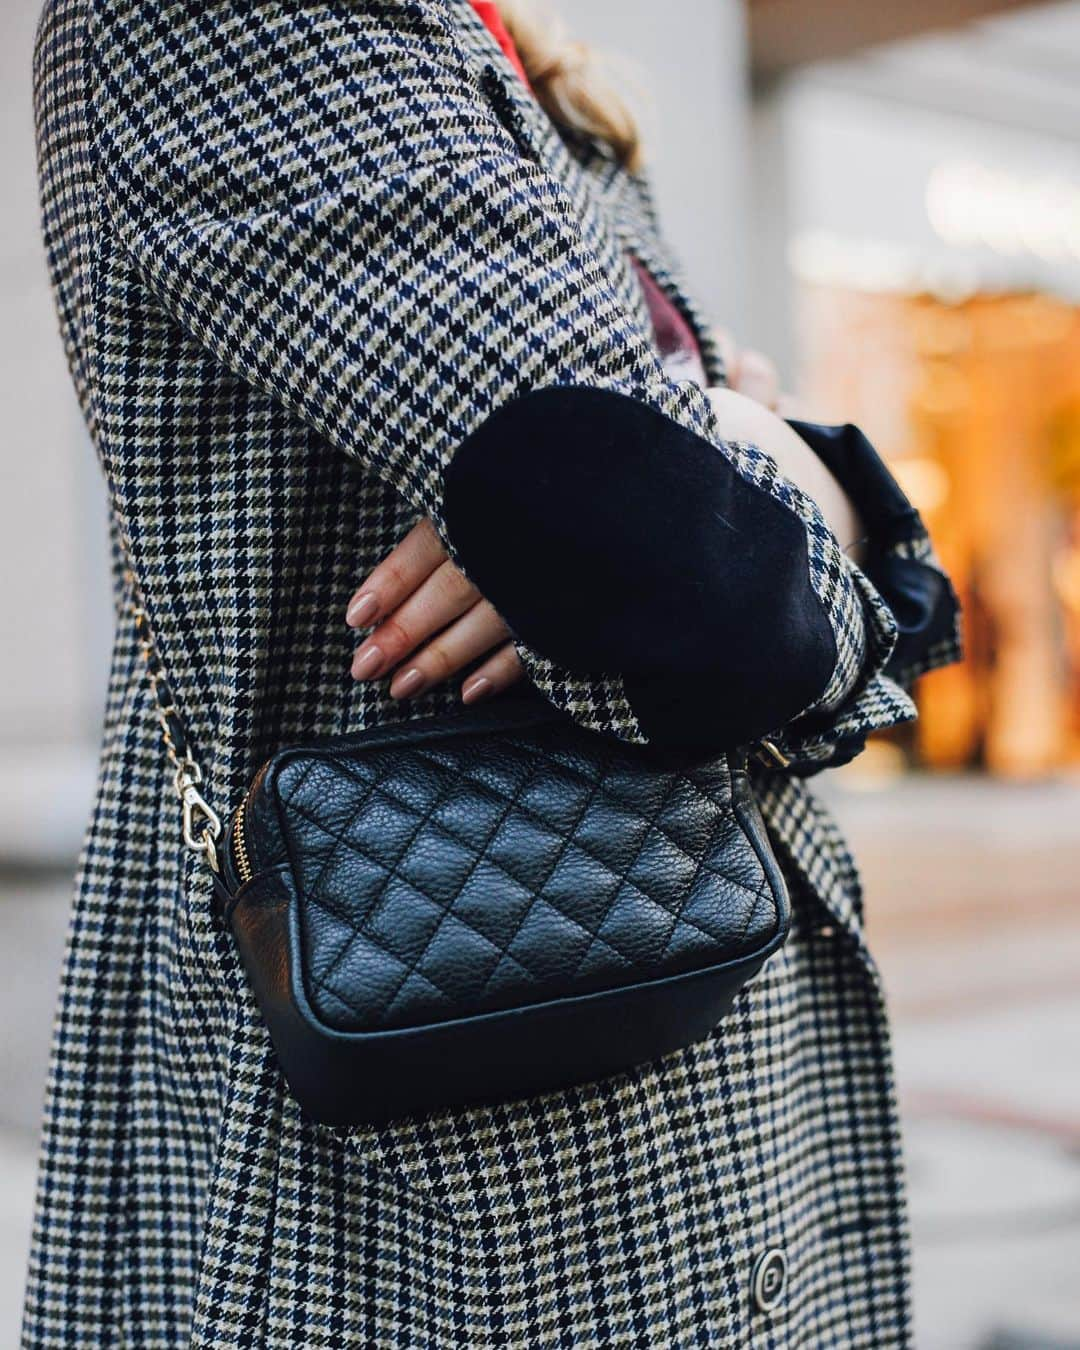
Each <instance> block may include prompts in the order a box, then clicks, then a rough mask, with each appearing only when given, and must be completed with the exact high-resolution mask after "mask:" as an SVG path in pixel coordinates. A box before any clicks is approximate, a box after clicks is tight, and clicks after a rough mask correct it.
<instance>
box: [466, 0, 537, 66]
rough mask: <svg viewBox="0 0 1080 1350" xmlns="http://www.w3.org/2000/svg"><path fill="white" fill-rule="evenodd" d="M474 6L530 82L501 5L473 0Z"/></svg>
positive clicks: (488, 1)
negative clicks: (501, 12) (507, 26)
mask: <svg viewBox="0 0 1080 1350" xmlns="http://www.w3.org/2000/svg"><path fill="white" fill-rule="evenodd" d="M472 7H473V9H475V10H476V12H477V14H479V16H480V17H481V19H483V21H484V23H485V24H487V27H488V29H489V30H490V32H491V35H492V37H493V38H494V39H495V41H496V42H497V43H498V44H499V46H500V47H501V48H502V49H503V51H504V52H505V53H506V57H507V60H508V61H509V62H510V64H511V65H512V66H513V67H514V69H515V70H516V71H517V73H518V74H519V75H520V76H521V78H522V79H523V80H524V81H525V83H526V84H528V83H529V77H528V75H526V74H525V67H524V66H523V65H522V64H521V57H520V56H519V55H518V49H517V47H515V46H514V39H513V38H512V37H511V36H510V34H509V33H508V32H507V29H506V24H505V23H503V17H502V14H500V12H499V6H498V5H497V4H496V2H495V0H472Z"/></svg>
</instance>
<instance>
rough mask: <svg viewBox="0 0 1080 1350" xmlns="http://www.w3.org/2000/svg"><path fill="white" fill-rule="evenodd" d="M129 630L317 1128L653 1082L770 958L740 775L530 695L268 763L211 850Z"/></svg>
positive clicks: (771, 874) (184, 765)
mask: <svg viewBox="0 0 1080 1350" xmlns="http://www.w3.org/2000/svg"><path fill="white" fill-rule="evenodd" d="M139 622H140V624H141V625H142V634H143V640H144V641H143V645H144V651H145V652H146V655H147V659H148V662H149V663H150V669H151V679H152V682H153V684H154V688H155V692H156V694H157V696H158V703H159V707H160V709H161V720H162V724H163V726H164V728H165V731H166V742H167V744H168V745H169V746H170V747H171V748H172V751H173V753H174V758H175V763H176V766H177V778H176V782H177V791H178V793H179V795H180V798H181V801H182V802H183V808H184V838H185V841H186V842H187V843H188V845H189V846H190V847H192V848H194V849H197V850H198V851H200V852H203V853H205V854H206V855H207V857H208V860H209V861H210V862H211V865H212V866H213V867H214V870H215V873H216V875H217V889H218V893H219V895H220V896H221V898H222V904H223V912H224V914H225V916H226V918H227V920H228V922H229V924H230V926H231V928H232V931H233V934H234V936H235V939H236V942H237V945H238V947H239V950H240V954H241V956H242V959H243V963H244V966H245V968H246V970H247V973H248V976H249V978H250V980H251V984H252V986H253V988H254V991H255V994H256V997H257V999H258V1003H259V1007H260V1009H261V1011H262V1015H263V1017H264V1019H265V1021H266V1024H267V1027H268V1029H269V1032H270V1036H271V1039H272V1041H273V1044H274V1048H275V1050H276V1053H277V1057H278V1059H279V1061H280V1064H281V1068H282V1070H283V1071H284V1074H285V1077H286V1079H287V1080H288V1083H289V1086H290V1087H291V1089H292V1091H293V1093H294V1094H295V1095H296V1097H297V1099H298V1100H299V1102H300V1104H301V1105H302V1106H303V1107H304V1109H305V1110H306V1111H307V1112H308V1113H309V1114H310V1115H311V1116H313V1117H314V1118H315V1119H316V1120H319V1121H322V1122H324V1123H326V1124H333V1125H349V1124H361V1123H365V1122H376V1121H382V1120H386V1119H388V1118H390V1117H393V1116H399V1115H404V1114H409V1113H413V1112H418V1111H426V1110H431V1109H433V1108H440V1107H450V1106H459V1105H462V1104H465V1103H469V1102H480V1101H492V1100H502V1099H506V1098H512V1097H517V1096H522V1095H526V1094H532V1093H540V1092H545V1091H548V1090H551V1089H555V1088H559V1087H566V1086H569V1085H571V1084H574V1083H581V1082H586V1081H589V1080H593V1079H598V1078H602V1077H604V1076H606V1075H609V1074H613V1073H617V1072H619V1071H621V1070H626V1069H629V1068H631V1067H633V1066H634V1065H638V1064H642V1063H644V1062H646V1061H648V1060H652V1059H655V1058H657V1057H658V1056H660V1055H664V1054H667V1053H668V1052H670V1051H673V1050H676V1049H678V1048H679V1047H681V1046H685V1045H688V1044H690V1043H691V1042H692V1041H694V1040H696V1039H698V1038H700V1037H701V1036H704V1035H705V1034H706V1033H707V1032H709V1031H710V1030H711V1028H713V1027H714V1026H715V1025H716V1023H717V1022H718V1021H719V1020H720V1019H721V1018H722V1017H723V1015H724V1013H725V1012H726V1011H727V1010H728V1008H729V1007H730V1005H731V1002H732V1000H733V999H734V997H735V995H736V994H737V992H738V991H739V989H740V988H741V987H742V986H743V985H744V984H745V983H746V981H747V980H749V979H750V978H751V977H752V976H753V975H754V974H755V973H756V972H757V971H758V969H759V968H760V967H761V965H762V963H763V962H764V961H765V959H766V957H768V956H769V955H770V953H772V952H773V951H775V950H776V949H777V947H778V946H779V945H780V944H781V943H782V942H783V941H784V938H785V937H786V935H787V929H788V922H789V909H788V901H787V896H786V892H785V888H784V883H783V879H782V877H781V875H780V870H779V868H778V866H777V863H776V860H775V858H774V857H773V855H772V852H771V849H770V847H769V844H768V841H767V840H766V837H765V831H764V828H763V826H762V822H761V818H760V815H759V813H758V811H757V807H756V805H755V803H754V800H753V796H752V793H751V789H750V785H749V782H748V780H747V776H746V769H745V764H744V763H743V762H741V761H740V760H739V759H737V758H735V757H730V756H719V757H717V758H714V759H712V760H710V761H709V762H708V763H706V764H697V765H692V764H689V763H686V762H682V763H677V762H675V761H673V760H672V758H671V757H670V756H668V757H666V758H665V757H662V756H660V755H658V754H657V753H656V752H653V751H650V750H648V749H646V748H642V747H635V746H630V745H625V744H622V743H619V742H616V741H614V740H609V739H608V738H606V737H602V736H599V735H596V734H594V733H592V732H588V731H585V730H582V729H581V728H580V727H578V726H576V725H575V724H574V723H573V722H571V721H570V719H569V718H567V717H566V716H564V715H563V714H561V713H559V712H557V711H556V710H554V709H553V708H551V707H550V705H548V704H547V703H546V702H544V701H543V700H542V699H540V698H539V696H538V695H536V694H535V693H532V692H530V693H527V694H525V695H513V696H508V695H503V696H502V697H501V698H500V699H499V700H497V701H496V702H494V703H491V704H487V705H485V706H484V707H482V708H478V709H472V710H467V711H463V712H462V713H460V714H458V715H455V716H452V717H441V718H429V719H421V720H415V721H404V722H397V723H392V724H389V725H384V726H378V727H372V728H370V729H368V730H365V731H361V732H358V733H356V734H354V735H351V736H343V737H338V738H336V739H333V740H329V741H322V742H316V743H313V744H311V745H303V746H291V747H289V748H287V749H284V750H281V751H279V752H278V753H277V754H276V755H275V756H274V757H273V758H272V759H271V760H270V761H269V762H268V763H267V764H265V765H264V766H263V767H262V768H261V769H260V770H259V772H258V774H257V775H256V776H255V779H254V780H253V782H252V784H251V786H250V788H249V789H248V791H247V793H246V795H245V797H244V799H243V801H242V802H241V804H240V806H239V808H238V809H237V811H236V813H235V815H234V816H233V819H232V821H231V823H230V824H229V826H228V828H227V829H224V830H223V829H222V826H221V823H220V821H219V820H218V817H217V816H216V815H215V814H214V812H213V811H212V809H211V808H210V806H209V805H208V804H207V802H206V801H205V800H204V799H203V797H202V795H201V793H200V790H199V784H200V782H201V775H200V774H199V771H198V769H197V768H196V766H195V764H194V761H193V760H192V758H191V756H190V751H189V750H188V747H187V745H186V742H185V741H184V736H183V727H182V725H181V724H180V723H179V721H178V719H177V718H176V714H175V709H174V708H173V706H172V698H171V695H170V693H169V691H168V686H167V685H166V684H165V682H164V679H163V677H162V676H161V674H160V673H159V669H156V668H155V664H154V658H153V647H152V644H151V640H150V637H149V632H148V630H147V628H146V623H145V618H144V617H143V616H142V614H141V611H140V612H139Z"/></svg>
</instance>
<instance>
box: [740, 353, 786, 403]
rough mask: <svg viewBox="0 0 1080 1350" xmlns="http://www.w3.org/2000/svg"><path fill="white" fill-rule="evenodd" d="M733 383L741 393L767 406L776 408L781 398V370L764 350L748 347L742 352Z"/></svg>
mask: <svg viewBox="0 0 1080 1350" xmlns="http://www.w3.org/2000/svg"><path fill="white" fill-rule="evenodd" d="M733 384H734V387H735V389H737V390H738V392H739V393H740V394H745V395H746V397H747V398H752V399H753V400H754V401H755V403H762V404H764V406H765V407H766V408H775V407H776V405H777V403H778V402H779V400H780V372H779V371H778V370H777V369H776V366H775V365H774V364H773V362H772V361H770V360H769V358H768V357H767V356H766V355H765V354H764V353H763V352H756V351H753V350H751V349H749V348H748V349H747V350H746V351H744V352H742V353H740V355H739V360H738V364H737V366H736V370H735V378H734V380H733Z"/></svg>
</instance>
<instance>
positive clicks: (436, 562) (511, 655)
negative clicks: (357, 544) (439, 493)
mask: <svg viewBox="0 0 1080 1350" xmlns="http://www.w3.org/2000/svg"><path fill="white" fill-rule="evenodd" d="M345 622H346V623H347V624H348V625H349V627H350V628H368V627H372V632H371V633H370V634H369V635H368V637H367V638H366V639H365V640H364V641H363V642H362V643H361V644H360V646H359V647H357V649H356V652H355V653H354V655H353V662H352V675H353V679H355V680H377V679H382V678H383V676H386V675H389V674H390V673H391V672H393V679H392V680H391V681H390V696H391V698H415V697H416V695H417V694H422V693H423V692H424V690H425V689H430V688H431V687H432V685H436V684H441V683H442V682H443V681H444V680H448V679H450V678H451V677H452V676H454V675H456V674H457V673H458V671H460V670H464V669H465V667H466V666H470V665H472V664H473V662H474V661H478V660H480V659H481V658H482V657H486V658H487V659H486V660H484V661H483V662H482V664H481V665H479V666H478V667H477V668H476V669H475V670H474V671H473V672H472V673H471V674H470V675H469V676H468V678H467V679H466V680H465V682H464V683H463V684H462V687H461V697H462V701H463V702H465V703H477V702H479V701H480V699H483V698H489V697H490V696H491V695H492V694H497V693H500V692H501V691H502V690H504V689H508V688H509V687H510V685H512V684H514V683H516V682H517V681H518V680H519V679H521V676H522V675H523V674H524V671H523V669H522V665H521V661H520V659H519V657H518V654H517V652H516V651H515V650H514V644H513V643H512V642H511V641H510V630H509V629H508V628H507V626H506V624H505V623H503V621H502V619H501V618H500V617H499V616H498V614H497V613H496V612H495V610H494V609H493V608H492V607H491V605H489V604H488V602H487V601H486V600H485V599H484V597H483V596H482V595H481V594H480V592H479V591H478V590H477V589H476V587H475V586H474V585H473V584H472V583H471V582H470V581H468V580H467V579H466V577H465V575H464V574H463V573H462V572H460V571H459V570H458V569H457V568H456V567H455V566H454V564H453V563H452V562H451V561H450V559H449V558H448V556H447V553H446V550H445V549H444V548H443V546H442V544H441V543H440V542H439V537H438V535H437V534H436V533H435V531H434V529H433V528H432V525H431V522H430V521H428V520H421V521H419V522H418V523H417V524H416V525H414V526H413V528H412V529H411V530H410V531H409V533H408V534H407V535H406V536H405V538H404V539H403V540H402V541H401V543H400V544H398V546H397V548H395V549H394V551H393V552H392V553H390V554H389V555H388V556H387V557H386V558H385V559H384V560H383V561H382V562H381V563H380V564H379V565H378V567H376V569H375V570H374V572H372V574H371V575H370V576H369V577H368V579H367V580H366V581H365V582H364V583H363V584H362V585H361V586H360V589H359V590H358V591H357V592H356V594H355V595H354V596H353V598H352V599H351V600H350V601H349V608H348V611H347V613H346V616H345Z"/></svg>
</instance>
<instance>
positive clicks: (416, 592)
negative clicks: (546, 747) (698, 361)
mask: <svg viewBox="0 0 1080 1350" xmlns="http://www.w3.org/2000/svg"><path fill="white" fill-rule="evenodd" d="M716 337H717V340H718V342H719V343H720V346H721V349H722V351H723V352H724V355H725V361H726V365H727V369H728V378H729V381H730V389H728V390H710V391H709V393H710V397H713V399H714V406H716V408H717V413H718V421H719V423H720V429H721V432H722V433H723V434H725V435H726V436H728V437H729V438H731V439H758V440H759V443H761V441H762V439H764V440H765V441H766V442H767V441H770V440H771V442H772V443H771V444H769V443H765V444H763V445H762V448H763V449H766V450H769V451H770V452H771V453H774V454H777V455H778V457H779V458H780V460H781V468H782V469H783V470H784V471H785V472H789V473H790V474H791V476H793V477H795V478H796V481H799V480H800V479H801V480H802V481H801V483H800V486H802V485H806V486H807V488H809V487H810V486H811V484H812V485H813V486H814V487H816V488H817V490H818V492H819V493H821V495H822V496H823V497H824V498H825V500H826V503H827V504H828V507H829V508H830V509H828V510H826V516H827V518H831V519H832V520H833V521H835V523H836V524H837V525H840V527H841V529H842V530H844V532H845V534H848V533H850V532H851V531H850V530H849V529H848V526H849V521H848V519H847V517H846V516H844V514H843V509H842V505H840V504H838V503H837V502H836V500H835V497H834V495H833V491H832V490H831V488H832V487H834V485H832V483H831V477H830V476H828V475H826V477H827V478H828V479H829V481H828V482H826V481H825V478H823V477H822V474H823V473H824V466H820V467H816V466H819V465H820V462H819V461H817V460H816V457H815V456H814V455H813V454H812V452H811V451H810V450H809V448H808V447H807V446H806V445H805V444H804V443H803V442H802V441H801V440H800V439H799V437H797V436H796V435H795V433H794V432H793V431H792V430H791V428H790V427H788V426H786V425H785V424H784V423H783V422H780V421H779V419H777V418H775V417H771V416H770V414H768V413H764V412H762V411H761V409H760V408H759V409H758V413H759V417H758V418H757V419H754V418H753V417H752V416H751V417H750V418H747V415H746V413H747V409H746V403H747V401H748V400H752V401H753V402H754V403H756V404H759V405H764V407H765V408H770V409H775V408H777V407H778V406H779V405H780V403H781V401H782V399H781V394H780V380H779V376H778V375H777V371H776V367H775V365H773V363H772V362H771V361H770V360H769V358H768V357H767V356H764V355H762V353H761V352H756V351H752V350H745V351H742V352H740V351H738V349H737V348H736V346H735V343H734V341H733V340H732V338H731V336H730V334H728V333H726V332H719V333H717V335H716ZM731 390H735V391H737V394H738V395H742V398H741V399H740V398H738V397H737V396H736V395H732V393H731ZM735 404H741V405H742V406H741V407H740V408H739V409H738V410H737V411H738V415H732V416H730V426H728V425H725V423H726V422H727V421H728V420H729V416H728V415H729V414H734V413H735V412H736V409H735V407H734V405H735ZM766 423H771V425H766ZM777 428H779V442H778V439H777ZM763 432H764V433H765V436H764V437H762V433H763ZM752 433H757V434H756V435H754V434H752ZM769 433H771V436H770V435H769ZM800 447H801V449H800ZM785 450H787V452H788V453H787V456H786V459H785V456H784V451H785ZM807 459H809V460H813V461H814V464H811V465H809V466H808V467H807V464H806V463H805V461H806V460H807ZM835 491H837V492H838V491H839V489H838V488H835ZM346 622H347V623H348V625H349V627H350V628H368V627H370V628H371V629H372V631H371V633H370V634H369V635H368V637H367V638H366V639H365V640H364V641H363V642H362V643H361V644H360V646H359V647H357V649H356V652H355V653H354V655H353V662H352V675H353V678H354V679H356V680H377V679H382V678H384V677H386V676H388V675H392V679H391V681H390V696H391V698H399V699H404V698H415V697H416V696H417V695H418V694H422V693H423V692H424V691H425V690H427V689H430V688H431V687H432V686H433V685H437V684H441V683H442V682H443V681H444V680H449V679H451V678H452V677H453V676H454V675H456V674H457V673H458V672H459V671H461V670H464V669H466V667H468V666H471V665H473V663H474V662H476V661H480V662H481V664H480V665H479V666H477V667H476V669H475V670H473V671H472V673H471V674H470V675H469V676H468V677H467V678H466V679H465V681H464V682H463V684H462V687H461V697H462V701H463V702H465V703H477V702H479V700H480V699H484V698H490V697H491V696H492V695H493V694H497V693H501V692H502V690H504V689H508V688H509V687H510V686H511V685H512V684H515V683H516V682H517V681H518V680H520V679H521V677H522V675H523V674H524V669H523V667H522V665H521V660H520V658H519V657H518V654H517V652H516V651H515V650H514V644H513V642H512V641H511V640H510V630H509V629H508V628H507V626H506V624H505V623H504V622H503V621H502V619H501V618H500V617H499V615H498V614H497V613H496V611H495V610H494V609H493V608H492V606H491V605H490V604H489V603H488V602H487V601H486V600H485V599H484V597H483V596H482V595H481V594H480V592H479V591H478V590H477V589H476V587H475V586H473V585H472V583H471V582H469V581H468V580H467V579H466V577H465V576H464V574H463V573H462V572H460V571H459V570H458V569H457V568H456V567H455V566H454V564H453V563H452V562H451V561H450V559H449V557H448V556H447V554H446V550H445V549H444V548H443V546H442V544H440V542H439V538H438V536H437V535H436V533H435V531H434V529H433V528H432V526H431V523H430V521H428V520H421V521H420V522H419V523H418V524H416V525H414V526H413V528H412V529H411V530H410V531H409V533H408V534H407V535H406V536H405V538H404V539H403V540H402V541H401V543H400V544H398V546H397V548H395V549H394V551H393V552H392V553H390V554H389V555H388V556H387V557H386V558H385V559H384V560H383V561H382V562H381V563H380V564H379V566H378V567H376V569H375V570H374V572H372V574H371V575H370V576H369V577H368V578H367V580H366V581H365V582H363V583H362V585H361V586H360V588H359V589H358V590H357V592H356V594H355V595H354V596H353V598H352V600H351V601H350V602H349V607H348V611H347V614H346Z"/></svg>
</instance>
